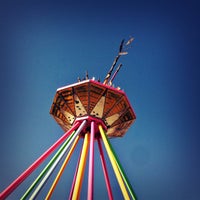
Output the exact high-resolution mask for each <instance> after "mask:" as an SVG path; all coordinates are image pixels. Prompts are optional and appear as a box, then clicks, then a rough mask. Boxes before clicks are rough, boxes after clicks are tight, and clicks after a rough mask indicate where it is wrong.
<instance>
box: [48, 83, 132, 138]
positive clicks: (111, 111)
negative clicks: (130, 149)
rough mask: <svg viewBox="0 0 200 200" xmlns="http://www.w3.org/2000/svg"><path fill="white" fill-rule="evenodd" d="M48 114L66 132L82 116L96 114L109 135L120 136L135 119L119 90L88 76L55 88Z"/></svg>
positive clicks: (126, 99)
mask: <svg viewBox="0 0 200 200" xmlns="http://www.w3.org/2000/svg"><path fill="white" fill-rule="evenodd" d="M50 114H51V115H53V117H54V119H55V120H56V122H57V123H58V124H59V125H60V126H61V127H62V129H63V130H64V131H65V132H66V131H67V130H69V129H70V128H71V127H72V125H73V124H74V122H75V121H76V120H79V119H80V118H82V117H92V118H96V119H98V120H100V121H102V122H103V124H104V126H105V127H106V129H107V135H108V136H109V137H121V136H123V135H124V134H125V132H126V131H127V129H128V128H129V127H130V125H131V124H132V123H133V122H134V120H135V119H136V116H135V113H134V111H133V109H132V107H131V105H130V103H129V100H128V98H127V96H126V94H125V93H124V92H123V91H122V90H119V89H117V88H114V87H112V86H109V85H106V84H103V83H100V82H97V81H95V80H91V79H88V80H85V81H81V82H78V83H75V84H72V85H68V86H64V87H61V88H58V89H57V91H56V95H55V97H54V100H53V104H52V106H51V110H50ZM88 119H89V118H88Z"/></svg>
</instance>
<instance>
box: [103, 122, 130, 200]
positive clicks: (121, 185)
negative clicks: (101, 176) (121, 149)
mask: <svg viewBox="0 0 200 200" xmlns="http://www.w3.org/2000/svg"><path fill="white" fill-rule="evenodd" d="M99 131H100V134H101V137H102V140H103V143H104V145H105V148H106V151H107V153H108V157H109V159H110V162H111V164H112V167H113V170H114V172H115V176H116V178H117V181H118V183H119V186H120V188H121V191H122V194H123V196H124V199H125V200H130V197H129V195H128V192H127V190H126V187H125V185H124V182H123V179H122V177H121V174H120V171H119V169H118V166H117V164H116V161H115V158H114V156H113V153H112V151H111V149H110V146H109V144H108V142H107V140H106V136H105V133H104V130H103V128H102V126H101V125H99Z"/></svg>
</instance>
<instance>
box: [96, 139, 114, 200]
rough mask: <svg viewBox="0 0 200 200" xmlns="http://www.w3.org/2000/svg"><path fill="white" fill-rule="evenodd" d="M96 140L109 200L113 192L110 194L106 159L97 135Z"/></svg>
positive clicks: (111, 198)
mask: <svg viewBox="0 0 200 200" xmlns="http://www.w3.org/2000/svg"><path fill="white" fill-rule="evenodd" d="M97 141H98V146H99V151H100V158H101V164H102V168H103V173H104V177H105V181H106V186H107V190H108V197H109V200H113V194H112V189H111V186H110V180H109V176H108V171H107V167H106V161H105V158H104V154H103V149H102V145H101V141H100V138H99V137H98V139H97Z"/></svg>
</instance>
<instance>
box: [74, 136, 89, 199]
mask: <svg viewBox="0 0 200 200" xmlns="http://www.w3.org/2000/svg"><path fill="white" fill-rule="evenodd" d="M89 141H90V134H89V133H86V134H85V138H84V142H83V148H82V153H81V158H80V163H79V167H78V172H77V176H76V182H75V185H74V191H73V195H72V200H77V199H79V198H80V191H81V186H82V182H83V176H84V170H85V165H86V159H87V154H88V147H89Z"/></svg>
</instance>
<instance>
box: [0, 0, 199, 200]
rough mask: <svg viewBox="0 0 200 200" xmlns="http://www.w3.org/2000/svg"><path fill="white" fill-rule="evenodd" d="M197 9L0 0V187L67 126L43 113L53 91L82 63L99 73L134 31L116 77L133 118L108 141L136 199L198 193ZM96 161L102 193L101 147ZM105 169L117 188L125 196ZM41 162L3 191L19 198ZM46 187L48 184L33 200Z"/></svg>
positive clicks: (65, 186) (173, 199) (100, 193)
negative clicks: (14, 186) (10, 190)
mask: <svg viewBox="0 0 200 200" xmlns="http://www.w3.org/2000/svg"><path fill="white" fill-rule="evenodd" d="M199 10H200V6H199V4H198V1H193V0H190V1H188V3H186V2H185V1H176V0H175V1H169V0H168V1H164V0H163V1H126V0H124V1H118V0H115V1H105V0H101V1H80V2H77V1H59V0H57V1H45V2H44V1H34V3H30V2H29V1H3V0H1V1H0V67H1V72H0V91H1V98H0V105H1V121H0V127H1V132H0V153H1V161H0V162H1V163H0V191H2V190H3V189H4V188H5V187H7V186H8V185H9V184H10V183H11V182H12V181H13V180H14V179H15V178H17V176H18V175H20V174H21V173H22V172H23V171H24V170H25V169H26V168H27V167H28V166H29V165H30V164H32V163H33V161H35V160H36V159H37V158H38V157H39V156H40V155H41V154H42V153H43V152H44V151H45V150H46V149H48V148H49V147H50V146H51V145H52V144H53V143H54V142H55V141H56V140H57V139H58V138H59V137H60V136H61V135H62V134H63V131H62V129H61V128H60V127H59V126H58V125H57V124H56V122H55V121H54V119H53V118H52V117H51V116H50V115H49V109H50V106H51V104H52V101H53V97H54V95H55V92H56V89H57V88H59V87H61V86H64V85H68V84H71V83H74V82H76V81H77V77H78V76H80V77H83V76H84V75H85V70H88V71H89V75H90V77H92V76H95V77H96V78H98V77H100V78H101V80H103V78H104V77H105V75H106V73H107V71H108V69H109V68H110V66H111V64H112V62H113V59H114V57H115V56H116V54H117V51H118V47H119V43H120V42H121V40H122V39H123V38H126V39H128V38H129V36H130V35H132V36H134V37H135V41H134V43H133V44H132V48H131V49H130V50H129V55H127V56H125V57H122V59H121V62H122V63H123V67H122V69H121V71H120V73H119V74H118V76H117V77H116V79H115V85H116V86H117V85H119V86H121V87H122V88H123V89H124V90H125V92H126V93H127V95H128V97H129V100H130V102H131V104H132V106H133V108H134V110H135V112H136V115H137V120H136V122H135V123H134V125H133V126H132V127H131V128H130V129H129V131H128V132H127V134H126V135H125V136H124V137H123V138H119V139H113V140H112V141H111V142H112V144H113V146H114V148H115V150H116V152H117V154H118V157H119V158H120V161H121V163H122V165H123V167H124V169H125V170H126V173H127V175H128V177H129V179H130V181H131V183H132V185H133V188H134V190H135V192H136V194H137V196H138V199H139V200H168V199H170V200H184V199H190V200H197V199H199V198H198V197H199V186H200V172H199V170H200V162H199V152H200V147H199V139H200V135H199V134H200V131H199V122H200V109H199V102H200V97H199V96H200V94H199V93H200V87H199V85H200V81H199V77H200V65H199V63H200V62H199V60H200V56H199V52H200V49H199V45H200V44H199V41H200V39H199V35H200V13H199ZM78 148H79V147H78ZM76 159H77V155H76V153H75V155H74V156H73V158H72V161H71V162H70V163H71V164H69V166H67V168H66V170H65V174H64V175H63V177H62V179H61V181H60V182H59V185H58V187H57V188H56V192H55V194H54V196H53V199H66V198H67V196H68V195H67V194H68V191H69V189H70V184H71V180H72V177H73V173H74V167H75V162H76ZM95 161H96V170H95V172H96V173H95V175H96V176H95V196H97V197H98V198H97V197H96V198H95V199H107V192H106V188H105V183H104V179H103V174H102V172H101V165H100V162H99V158H98V151H97V154H96V160H95ZM43 166H44V165H42V167H43ZM108 167H109V171H110V176H111V180H112V187H113V191H114V193H115V195H114V196H115V198H116V199H122V195H121V192H120V190H119V187H118V184H117V182H116V179H115V177H114V175H113V172H112V169H111V167H110V166H108ZM41 169H42V168H40V169H38V170H37V171H36V172H35V173H33V176H31V177H30V178H29V179H27V180H26V181H25V182H24V183H23V184H22V185H21V186H20V187H19V188H18V189H17V190H16V191H15V192H14V193H13V194H12V195H10V196H9V198H8V199H18V198H19V197H20V196H21V195H22V194H23V192H24V191H25V189H26V188H27V186H28V185H29V184H30V183H31V182H32V181H33V180H34V177H35V176H36V175H37V174H38V173H39V172H40V170H41ZM85 177H86V178H87V172H86V175H85ZM86 187H87V181H86V180H84V185H83V190H85V189H86ZM47 190H48V184H47V187H45V188H44V191H43V193H44V194H43V193H42V194H41V196H39V199H42V197H43V195H45V192H46V191H47ZM81 195H82V199H85V198H84V197H85V196H84V195H86V194H85V193H84V192H82V194H81Z"/></svg>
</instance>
